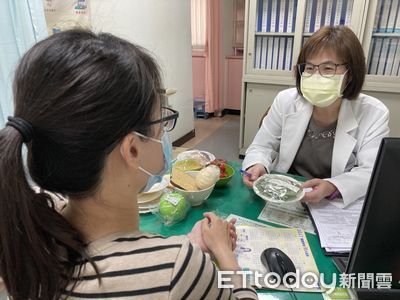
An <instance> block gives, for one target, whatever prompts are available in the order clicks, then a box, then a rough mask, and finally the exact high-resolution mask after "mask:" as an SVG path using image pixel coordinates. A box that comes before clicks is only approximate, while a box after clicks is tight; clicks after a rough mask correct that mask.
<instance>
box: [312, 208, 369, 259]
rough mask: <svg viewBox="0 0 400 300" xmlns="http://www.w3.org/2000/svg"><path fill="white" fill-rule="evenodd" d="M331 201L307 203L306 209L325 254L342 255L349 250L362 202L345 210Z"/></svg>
mask: <svg viewBox="0 0 400 300" xmlns="http://www.w3.org/2000/svg"><path fill="white" fill-rule="evenodd" d="M332 201H335V200H331V201H328V200H323V201H321V202H318V203H309V204H307V207H308V209H309V211H310V215H311V219H312V220H313V223H314V225H315V227H316V229H317V233H318V237H319V240H320V243H321V248H323V249H324V251H325V254H326V255H343V254H347V253H349V252H350V250H351V247H352V244H353V240H354V235H355V232H356V229H357V224H358V220H359V218H360V214H361V210H362V206H363V203H364V200H357V201H355V202H353V203H352V204H350V205H349V206H347V207H345V208H338V207H337V206H335V205H334V204H332Z"/></svg>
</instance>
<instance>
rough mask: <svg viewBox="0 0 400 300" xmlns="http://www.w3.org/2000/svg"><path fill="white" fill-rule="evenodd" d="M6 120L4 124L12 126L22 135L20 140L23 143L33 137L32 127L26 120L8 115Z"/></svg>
mask: <svg viewBox="0 0 400 300" xmlns="http://www.w3.org/2000/svg"><path fill="white" fill-rule="evenodd" d="M7 119H8V122H7V123H6V126H11V127H14V128H15V129H17V130H18V132H19V133H20V134H21V136H22V141H23V142H24V143H29V142H30V141H31V140H32V138H33V127H32V125H31V124H30V123H29V122H28V121H25V120H24V119H22V118H19V117H8V118H7Z"/></svg>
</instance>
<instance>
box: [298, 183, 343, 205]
mask: <svg viewBox="0 0 400 300" xmlns="http://www.w3.org/2000/svg"><path fill="white" fill-rule="evenodd" d="M303 188H312V191H311V192H306V193H305V195H304V197H303V199H301V201H303V202H319V201H321V200H322V199H324V198H326V197H328V196H330V195H331V194H332V193H333V192H334V191H336V187H335V186H334V185H333V184H332V183H330V182H329V181H326V180H323V179H319V178H314V179H311V180H307V181H306V182H304V183H303Z"/></svg>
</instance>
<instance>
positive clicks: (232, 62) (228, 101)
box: [225, 55, 243, 110]
mask: <svg viewBox="0 0 400 300" xmlns="http://www.w3.org/2000/svg"><path fill="white" fill-rule="evenodd" d="M225 70H226V73H225V78H226V81H227V84H226V89H225V108H226V109H233V110H240V99H241V96H242V93H241V91H242V75H243V56H234V55H231V56H227V57H226V58H225Z"/></svg>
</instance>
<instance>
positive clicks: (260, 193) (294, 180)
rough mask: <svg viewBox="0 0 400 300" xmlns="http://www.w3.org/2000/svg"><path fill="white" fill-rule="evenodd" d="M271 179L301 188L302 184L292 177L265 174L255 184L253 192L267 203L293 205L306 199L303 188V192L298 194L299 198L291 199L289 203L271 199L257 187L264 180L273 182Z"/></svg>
mask: <svg viewBox="0 0 400 300" xmlns="http://www.w3.org/2000/svg"><path fill="white" fill-rule="evenodd" d="M271 179H277V180H282V179H284V180H285V181H289V182H290V183H292V184H293V185H294V186H301V183H300V182H299V181H297V180H296V179H294V178H292V177H289V176H285V175H280V174H265V175H263V176H260V177H259V178H258V179H257V180H256V181H254V182H253V190H254V192H255V193H256V194H257V195H258V196H259V197H261V198H262V199H264V200H265V201H269V202H275V203H292V202H298V201H300V200H301V199H302V198H303V197H304V194H305V191H304V190H303V189H301V188H300V189H301V191H300V192H298V194H297V196H296V197H295V198H293V199H291V200H288V201H285V200H280V199H276V198H273V197H269V196H268V195H266V194H264V193H263V192H262V191H260V190H259V189H258V187H257V185H258V184H259V183H260V182H261V181H263V180H271ZM290 183H289V184H288V186H290Z"/></svg>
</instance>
